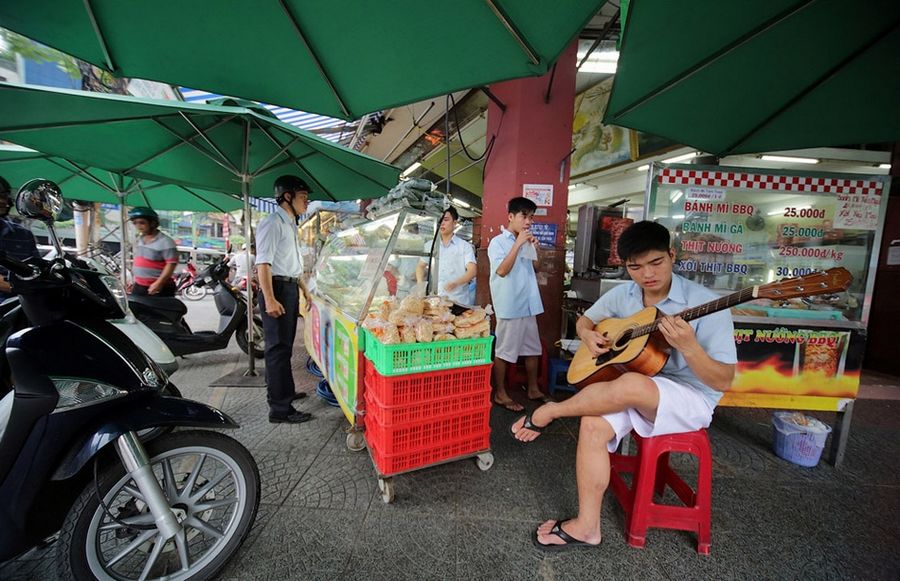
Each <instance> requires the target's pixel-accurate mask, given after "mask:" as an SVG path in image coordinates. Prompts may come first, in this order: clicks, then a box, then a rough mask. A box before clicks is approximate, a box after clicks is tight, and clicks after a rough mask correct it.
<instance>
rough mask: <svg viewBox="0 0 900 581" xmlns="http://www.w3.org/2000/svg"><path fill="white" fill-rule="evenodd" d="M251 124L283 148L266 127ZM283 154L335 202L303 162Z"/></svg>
mask: <svg viewBox="0 0 900 581" xmlns="http://www.w3.org/2000/svg"><path fill="white" fill-rule="evenodd" d="M253 122H254V123H255V124H256V127H258V128H259V130H260V131H262V132H263V135H265V136H266V137H268V138H269V140H271V141H272V143H274V144H275V145H277V146H278V147H283V145H282V143H281V142H280V141H278V139H276V138H275V136H274V135H272V133H271V132H270V131H269V130H268V129H267V128H266V127H263V126H262V125H260V124H259V123H258V122H257V121H256V120H255V119H254V121H253ZM284 153H285V155H287V157H288V159H290V160H291V163H293V164H294V165H296V166H297V167H298V168H300V170H302V171H303V173H305V174H306V175H307V176H308V177H309V179H311V180H312V181H313V182H315V183H316V185H317V186H318V187H319V188H320V189H321V190H322V192H323V193H324V194H325V195H327V196H328V197H329V198H331V201H332V202H336V201H337V198H336V197H335V196H334V194H332V193H331V192H330V191H328V188H326V187H325V186H324V185H322V182H320V181H319V180H317V179H316V178H315V176H313V172H311V171H309V170H308V169H306V166H305V165H303V162H301V161H300V159H299V158H297V157H296V156H295V155H294V154H292V153H291V152H290V151H288V150H285V152H284ZM335 161H336V160H335ZM345 167H346V166H345ZM348 169H349V168H348ZM363 177H366V178H367V179H368V176H363Z"/></svg>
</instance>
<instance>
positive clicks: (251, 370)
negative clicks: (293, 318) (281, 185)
mask: <svg viewBox="0 0 900 581" xmlns="http://www.w3.org/2000/svg"><path fill="white" fill-rule="evenodd" d="M248 190H249V188H248V184H247V180H246V179H242V180H241V194H243V196H244V244H245V245H246V246H247V252H245V253H244V259H245V260H246V261H247V355H249V356H250V364H249V366H248V367H247V371H245V372H244V377H255V376H257V375H259V373H258V372H257V371H256V356H255V355H254V353H253V335H254V332H253V331H254V330H253V266H252V265H251V264H250V249H251V240H250V192H249V191H248Z"/></svg>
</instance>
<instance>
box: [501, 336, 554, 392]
mask: <svg viewBox="0 0 900 581" xmlns="http://www.w3.org/2000/svg"><path fill="white" fill-rule="evenodd" d="M520 359H521V357H520ZM547 368H548V358H547V345H546V344H544V340H543V339H541V358H540V359H539V362H538V376H537V380H538V387H540V388H541V391H542V392H544V393H547V374H548V370H547ZM519 385H521V386H523V387H527V386H528V372H527V371H526V370H525V363H524V362H521V363H520V362H518V361H517V362H516V363H515V364H511V365H507V367H506V393H509V392H511V391H512V388H513V387H516V386H519Z"/></svg>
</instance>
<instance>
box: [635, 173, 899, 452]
mask: <svg viewBox="0 0 900 581" xmlns="http://www.w3.org/2000/svg"><path fill="white" fill-rule="evenodd" d="M889 180H890V178H888V177H885V176H869V175H859V174H824V173H818V174H817V173H806V172H793V171H791V172H788V171H783V170H782V171H768V170H761V169H751V168H727V167H717V166H714V167H704V166H695V165H668V166H659V165H654V166H652V168H651V170H650V175H649V178H648V187H647V196H646V208H645V215H646V217H647V219H649V220H655V221H658V222H660V223H662V224H664V225H666V226H667V227H668V228H669V229H670V231H672V232H673V233H674V246H675V251H676V265H675V269H676V272H678V273H679V274H681V275H682V276H685V277H687V278H689V279H691V280H695V281H697V282H699V283H701V284H703V285H704V286H706V287H708V288H711V289H713V290H716V291H719V292H722V293H723V294H725V293H730V292H734V291H737V290H740V289H743V288H746V287H750V286H754V285H758V284H764V283H767V282H771V281H773V280H776V279H782V278H792V277H796V276H802V275H806V274H810V273H812V272H814V271H819V270H824V269H827V268H831V267H836V266H842V267H845V268H846V269H847V270H849V271H850V272H851V274H852V275H853V278H854V280H853V283H852V285H851V287H850V289H849V290H848V291H847V292H844V293H839V294H836V295H820V296H814V297H807V298H797V299H791V300H785V301H772V300H757V301H752V302H749V303H745V304H742V305H738V306H736V307H734V308H733V309H732V314H733V316H734V322H735V342H736V343H737V353H738V366H737V375H736V377H735V380H734V383H733V384H732V387H731V389H730V390H729V391H728V392H726V393H725V395H724V396H723V398H722V400H721V402H720V405H723V406H739V407H759V408H780V409H791V410H819V411H831V412H837V413H838V420H837V421H836V424H835V434H834V438H833V443H832V461H833V462H834V463H835V465H836V466H837V465H840V463H841V460H842V457H843V453H844V446H845V443H846V440H847V435H848V432H849V425H850V419H851V415H852V410H853V400H854V399H855V398H856V395H857V392H858V390H859V382H860V372H861V367H862V357H863V352H864V350H865V337H866V324H867V322H868V317H869V308H870V304H871V297H872V288H873V285H874V282H875V281H874V274H875V266H876V265H877V263H878V249H879V248H880V243H881V240H880V238H881V231H882V229H883V224H884V218H885V212H886V206H887V203H886V200H885V199H884V195H885V194H886V192H887V191H888V189H889Z"/></svg>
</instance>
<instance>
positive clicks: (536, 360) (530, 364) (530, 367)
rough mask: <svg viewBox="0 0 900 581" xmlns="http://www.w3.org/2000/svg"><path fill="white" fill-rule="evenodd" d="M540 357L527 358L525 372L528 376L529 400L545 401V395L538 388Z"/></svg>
mask: <svg viewBox="0 0 900 581" xmlns="http://www.w3.org/2000/svg"><path fill="white" fill-rule="evenodd" d="M539 367H540V357H535V356H528V357H525V372H526V374H527V375H528V399H543V398H544V394H543V393H542V392H541V388H540V387H539V386H538V368H539Z"/></svg>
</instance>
